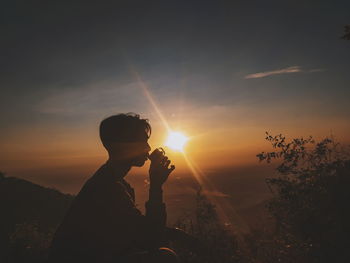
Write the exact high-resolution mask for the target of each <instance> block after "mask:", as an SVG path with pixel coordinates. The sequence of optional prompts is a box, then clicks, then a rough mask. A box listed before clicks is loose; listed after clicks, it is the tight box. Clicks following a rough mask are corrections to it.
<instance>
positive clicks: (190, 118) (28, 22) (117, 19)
mask: <svg viewBox="0 0 350 263" xmlns="http://www.w3.org/2000/svg"><path fill="white" fill-rule="evenodd" d="M7 2H8V3H7V4H6V3H5V4H2V8H1V11H0V12H1V18H2V19H1V21H2V23H1V33H2V34H1V42H0V46H1V50H0V52H1V59H0V67H1V72H0V76H1V77H0V87H1V105H0V107H1V110H0V120H1V126H0V134H1V137H0V170H2V171H5V172H6V173H7V174H9V175H13V176H19V177H23V178H27V179H30V180H33V181H36V182H39V183H43V184H46V185H50V186H55V187H57V188H59V189H61V190H63V191H71V192H74V191H75V190H76V189H75V188H74V190H72V188H69V187H68V188H67V187H66V188H65V187H63V185H67V184H73V181H74V180H77V182H78V183H81V181H82V179H86V178H87V177H88V176H90V175H91V173H92V172H93V171H94V170H96V168H98V166H99V165H100V164H102V163H103V162H104V160H105V158H106V156H105V153H104V150H103V148H102V146H101V145H100V143H99V140H98V125H99V122H100V121H101V120H102V119H103V118H105V117H108V116H110V115H112V114H116V113H120V112H136V113H139V114H140V115H141V116H142V117H144V118H148V119H149V120H150V122H151V125H152V127H153V134H152V138H151V144H152V146H153V147H157V146H162V144H163V142H164V139H165V137H166V133H165V131H166V130H165V128H164V126H163V125H162V122H161V121H160V119H159V117H158V115H157V114H156V112H155V110H154V108H153V107H152V105H151V104H150V101H149V100H148V99H147V97H146V96H145V93H144V90H143V89H142V88H141V86H140V81H139V80H138V79H137V76H139V77H140V78H141V80H142V84H143V85H145V86H146V87H147V89H148V91H149V93H150V94H151V96H152V97H153V99H154V101H155V102H156V104H157V105H158V107H159V109H160V110H161V112H162V113H163V115H164V117H165V118H166V119H167V121H168V123H169V125H170V126H171V128H172V129H176V130H180V131H183V132H185V133H186V134H187V135H189V136H191V140H190V142H189V143H188V145H187V147H186V152H187V153H188V155H189V156H191V158H192V159H193V161H194V162H195V163H196V164H197V165H198V166H199V167H200V168H202V169H204V170H210V169H215V168H216V167H231V166H247V165H253V164H256V163H257V160H256V158H255V154H256V153H258V152H260V151H262V150H266V148H267V146H268V145H267V144H266V143H265V142H264V135H265V134H264V133H265V131H270V132H271V133H272V134H275V133H283V134H286V135H287V136H289V137H293V136H308V135H314V136H315V137H319V138H320V137H324V136H329V135H330V134H333V135H334V136H335V137H336V138H337V139H338V140H339V141H343V142H349V141H350V135H349V131H350V121H349V120H350V117H349V116H350V104H349V98H350V89H349V83H350V74H349V73H350V72H349V69H350V59H349V58H350V41H345V40H342V39H340V37H341V36H342V34H343V27H344V25H346V24H349V23H350V12H349V10H350V2H349V1H321V0H318V1H299V0H297V1H295V0H294V1H289V0H285V1H203V0H202V1H165V0H163V1H130V0H128V1H95V3H91V2H90V1H7ZM169 155H170V157H171V158H172V159H173V160H174V161H175V163H176V165H177V171H178V172H179V173H180V172H181V171H185V170H186V163H185V162H184V161H183V157H182V156H181V154H176V153H172V152H171V151H169ZM142 171H143V170H142ZM63 181H65V182H66V183H62V182H63ZM78 183H77V184H78Z"/></svg>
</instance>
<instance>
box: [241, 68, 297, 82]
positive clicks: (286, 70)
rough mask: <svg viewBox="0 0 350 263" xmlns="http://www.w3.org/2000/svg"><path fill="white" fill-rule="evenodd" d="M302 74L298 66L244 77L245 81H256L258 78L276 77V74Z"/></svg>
mask: <svg viewBox="0 0 350 263" xmlns="http://www.w3.org/2000/svg"><path fill="white" fill-rule="evenodd" d="M297 72H302V70H301V68H300V67H299V66H292V67H288V68H283V69H276V70H272V71H265V72H258V73H253V74H249V75H247V76H245V79H258V78H265V77H268V76H272V75H278V74H286V73H297Z"/></svg>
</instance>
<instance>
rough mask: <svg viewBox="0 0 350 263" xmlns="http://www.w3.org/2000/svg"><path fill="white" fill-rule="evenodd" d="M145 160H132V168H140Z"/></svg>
mask: <svg viewBox="0 0 350 263" xmlns="http://www.w3.org/2000/svg"><path fill="white" fill-rule="evenodd" d="M145 162H146V160H145V159H142V160H134V161H133V163H132V166H136V167H142V166H144V164H145Z"/></svg>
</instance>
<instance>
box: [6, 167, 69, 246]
mask: <svg viewBox="0 0 350 263" xmlns="http://www.w3.org/2000/svg"><path fill="white" fill-rule="evenodd" d="M73 198H74V196H72V195H68V194H63V193H61V192H59V191H57V190H55V189H50V188H45V187H43V186H40V185H37V184H34V183H31V182H29V181H26V180H23V179H19V178H15V177H6V176H4V174H3V173H0V211H1V216H0V246H1V250H3V251H4V250H7V249H8V248H9V246H10V240H11V237H12V238H13V235H14V233H16V231H17V232H18V228H19V226H21V225H25V226H30V227H32V226H34V228H35V231H38V233H48V232H53V231H54V230H55V229H56V227H57V226H58V224H59V223H60V222H61V220H62V219H63V216H64V214H65V212H66V211H67V209H68V207H69V206H70V204H71V201H72V200H73ZM27 228H28V227H27ZM6 248H7V249H6Z"/></svg>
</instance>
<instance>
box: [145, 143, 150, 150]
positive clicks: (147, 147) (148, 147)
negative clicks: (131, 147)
mask: <svg viewBox="0 0 350 263" xmlns="http://www.w3.org/2000/svg"><path fill="white" fill-rule="evenodd" d="M146 150H147V152H150V151H151V146H150V145H149V144H148V143H147V146H146Z"/></svg>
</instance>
